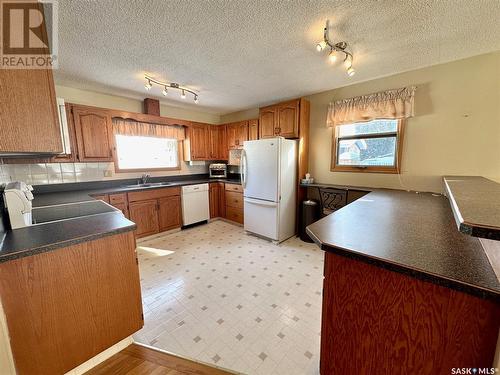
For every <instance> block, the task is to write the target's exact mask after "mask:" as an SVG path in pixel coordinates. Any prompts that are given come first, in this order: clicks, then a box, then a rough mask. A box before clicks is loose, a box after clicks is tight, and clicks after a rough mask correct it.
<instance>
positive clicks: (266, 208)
mask: <svg viewBox="0 0 500 375" xmlns="http://www.w3.org/2000/svg"><path fill="white" fill-rule="evenodd" d="M241 179H242V185H243V196H244V200H243V201H244V207H243V210H244V228H245V230H246V231H248V232H251V233H254V234H256V235H259V236H261V237H265V238H268V239H270V240H272V241H275V242H281V241H284V240H286V239H287V238H290V237H292V236H293V235H294V234H295V217H296V213H295V210H296V192H297V141H293V140H289V139H284V138H282V137H278V138H269V139H260V140H256V141H246V142H244V143H243V152H242V155H241Z"/></svg>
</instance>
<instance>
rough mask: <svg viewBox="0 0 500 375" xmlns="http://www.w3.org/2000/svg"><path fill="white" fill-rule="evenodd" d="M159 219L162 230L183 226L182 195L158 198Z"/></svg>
mask: <svg viewBox="0 0 500 375" xmlns="http://www.w3.org/2000/svg"><path fill="white" fill-rule="evenodd" d="M158 220H159V230H160V232H163V231H166V230H170V229H175V228H180V227H181V225H182V215H181V197H180V195H175V196H172V197H166V198H160V199H159V200H158Z"/></svg>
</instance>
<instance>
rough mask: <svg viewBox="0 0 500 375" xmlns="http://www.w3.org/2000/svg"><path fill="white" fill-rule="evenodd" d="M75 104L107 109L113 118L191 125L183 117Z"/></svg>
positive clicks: (89, 107) (83, 106) (88, 107)
mask: <svg viewBox="0 0 500 375" xmlns="http://www.w3.org/2000/svg"><path fill="white" fill-rule="evenodd" d="M73 105H75V106H78V107H81V108H87V109H93V110H95V109H99V110H102V111H106V112H107V113H108V114H109V115H110V116H111V118H115V117H119V118H122V119H126V120H134V121H137V122H147V123H150V124H158V125H180V126H191V121H188V120H181V119H175V118H171V117H162V116H155V115H148V114H145V113H136V112H128V111H121V110H117V109H110V108H102V107H94V106H88V105H81V104H73Z"/></svg>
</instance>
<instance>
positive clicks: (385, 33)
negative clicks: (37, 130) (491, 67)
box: [55, 0, 500, 114]
mask: <svg viewBox="0 0 500 375" xmlns="http://www.w3.org/2000/svg"><path fill="white" fill-rule="evenodd" d="M327 19H328V20H329V21H330V36H331V39H334V40H335V41H339V40H345V41H347V42H349V44H350V46H351V49H352V51H353V53H354V67H355V69H356V75H354V76H353V77H348V76H347V75H346V74H345V70H344V68H343V67H342V66H341V64H340V63H337V64H336V66H331V65H330V64H329V63H328V62H327V58H326V53H318V52H316V50H315V45H316V43H317V42H318V41H319V40H321V38H322V34H323V27H324V23H325V20H327ZM499 19H500V1H499V0H466V1H464V0H434V1H431V0H429V1H425V0H405V1H399V0H387V1H384V0H379V1H375V0H363V1H361V0H358V1H353V0H338V1H306V0H295V1H275V0H250V1H247V0H206V1H202V0H148V1H147V0H142V1H140V0H93V1H91V0H59V64H60V68H59V70H58V71H56V72H55V76H56V82H57V83H59V84H62V85H68V86H77V87H80V88H85V89H90V90H95V91H100V92H106V93H111V94H118V95H123V96H129V97H137V98H143V97H145V96H146V92H145V90H144V79H143V78H142V77H143V74H144V73H145V72H147V73H150V74H152V75H153V76H155V77H157V78H159V79H163V80H170V81H174V82H178V83H180V84H183V85H186V86H189V87H190V88H193V89H194V90H197V91H199V93H200V104H199V105H195V104H191V103H192V101H189V100H186V101H184V100H182V99H181V98H180V96H179V94H178V93H172V95H171V98H172V99H165V98H164V97H163V96H162V95H161V89H160V88H159V87H155V88H154V89H153V90H152V91H151V92H150V93H148V95H147V96H157V97H158V98H159V99H160V100H162V102H163V103H165V104H170V105H177V106H191V107H192V108H193V109H198V110H201V111H206V112H211V113H218V114H225V113H229V112H234V111H237V110H241V109H246V108H250V107H257V106H260V105H264V104H268V103H270V102H274V101H278V100H281V99H287V98H293V97H298V96H302V95H307V94H311V93H315V92H320V91H324V90H328V89H333V88H336V87H340V86H345V85H349V84H352V83H355V82H360V81H366V80H369V79H373V78H376V77H381V76H385V75H389V74H394V73H397V72H402V71H407V70H412V69H416V68H420V67H425V66H429V65H434V64H439V63H442V62H447V61H451V60H457V59H461V58H465V57H469V56H473V55H478V54H482V53H486V52H491V51H496V50H500V22H499ZM169 97H170V94H169Z"/></svg>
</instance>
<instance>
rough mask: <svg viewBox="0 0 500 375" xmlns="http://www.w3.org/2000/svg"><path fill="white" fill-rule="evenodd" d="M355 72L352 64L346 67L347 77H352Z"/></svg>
mask: <svg viewBox="0 0 500 375" xmlns="http://www.w3.org/2000/svg"><path fill="white" fill-rule="evenodd" d="M355 73H356V71H355V70H354V68H353V67H352V66H350V67H349V68H347V74H348V75H349V77H352V76H353V75H354V74H355Z"/></svg>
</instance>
